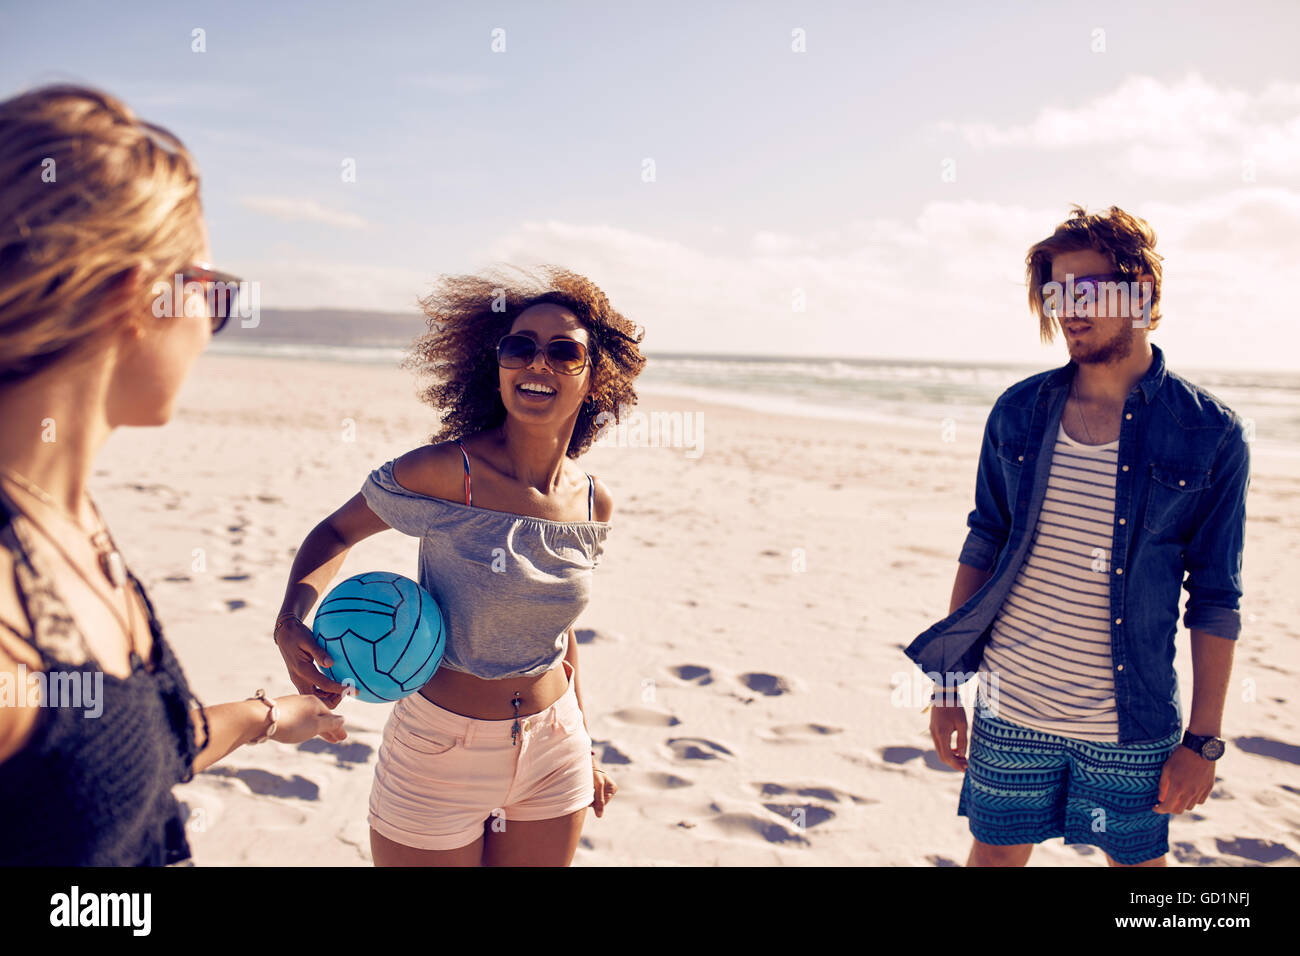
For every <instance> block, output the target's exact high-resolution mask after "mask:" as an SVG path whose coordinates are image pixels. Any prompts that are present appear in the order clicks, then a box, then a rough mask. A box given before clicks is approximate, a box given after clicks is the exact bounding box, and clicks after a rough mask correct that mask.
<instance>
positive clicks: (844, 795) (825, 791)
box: [750, 783, 880, 803]
mask: <svg viewBox="0 0 1300 956" xmlns="http://www.w3.org/2000/svg"><path fill="white" fill-rule="evenodd" d="M750 786H753V787H757V788H758V792H759V795H760V796H763V797H780V796H784V795H786V794H794V795H795V796H800V797H807V798H808V799H810V800H825V801H827V802H828V803H839V802H840V801H841V800H844V801H848V800H852V801H853V802H854V803H879V802H880V801H878V800H874V799H872V798H871V797H860V796H858V795H857V794H856V793H849V792H848V791H847V790H840V789H839V788H838V787H787V786H784V785H783V784H779V783H753V784H750Z"/></svg>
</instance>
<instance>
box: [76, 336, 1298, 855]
mask: <svg viewBox="0 0 1300 956" xmlns="http://www.w3.org/2000/svg"><path fill="white" fill-rule="evenodd" d="M416 389H417V382H416V380H415V379H414V377H413V376H411V375H410V374H409V373H406V372H403V371H399V370H397V369H389V368H385V367H382V366H375V365H343V364H331V363H312V362H306V361H288V360H279V359H259V358H238V357H231V356H218V355H208V356H205V357H203V358H202V359H201V360H200V361H199V363H198V365H197V367H196V368H195V371H194V373H193V375H192V376H191V378H190V380H189V381H188V383H187V384H186V386H185V388H184V391H183V392H182V394H181V400H180V404H179V406H178V409H177V412H176V415H175V417H174V419H173V420H172V422H171V423H170V424H168V425H167V426H165V427H163V428H161V429H158V428H154V429H124V430H121V431H119V432H118V433H117V434H115V435H114V437H113V438H112V439H111V440H110V442H109V443H108V445H107V446H106V448H105V451H104V453H103V454H102V455H101V457H100V459H99V462H98V467H97V470H96V472H95V475H94V480H93V484H92V491H93V492H94V494H95V495H96V498H97V500H98V502H99V504H100V507H101V508H102V510H103V512H104V515H105V517H106V519H107V520H108V522H109V524H110V527H111V528H112V529H113V530H114V533H115V535H116V537H117V539H118V543H119V545H120V546H121V548H122V550H123V552H124V554H125V555H126V558H127V561H128V563H129V564H130V565H131V566H132V568H133V569H134V570H135V572H136V573H137V574H138V575H139V576H140V578H141V580H142V581H143V582H144V583H145V585H146V587H147V588H148V590H149V594H150V596H151V598H152V599H153V601H154V603H155V605H156V606H157V608H158V611H159V614H160V616H161V619H162V622H163V625H164V628H165V630H166V633H167V636H168V638H169V640H170V641H171V643H172V644H173V646H174V647H175V648H176V651H177V654H178V656H179V658H180V660H181V662H182V664H183V665H184V668H185V671H186V673H187V675H188V676H189V679H190V682H191V685H192V687H193V688H194V690H195V692H196V693H197V694H198V696H199V697H200V699H202V700H203V701H205V702H208V703H217V702H220V701H225V700H232V699H239V698H243V697H247V696H249V695H251V694H252V692H253V691H254V690H255V689H257V688H259V687H264V688H266V689H267V690H268V692H269V693H271V694H272V695H275V694H282V693H288V692H290V691H291V690H292V685H291V684H290V682H289V679H288V676H287V674H286V672H285V669H284V666H283V664H282V661H281V659H280V656H279V653H278V652H277V650H276V649H275V647H274V645H273V644H272V642H271V638H270V631H271V626H272V624H273V622H274V619H275V615H276V612H277V611H278V609H279V604H280V600H281V596H282V594H283V591H284V587H285V583H286V578H287V574H288V571H289V566H290V563H291V561H292V555H293V552H294V550H295V549H296V547H297V546H298V544H299V543H300V542H301V540H302V538H303V537H304V536H305V535H306V534H307V532H308V531H309V530H310V529H311V528H312V527H313V526H314V525H315V524H316V523H317V522H318V521H319V520H321V519H322V518H323V517H325V516H326V515H327V514H329V513H330V512H331V511H333V510H334V509H335V508H337V507H338V506H339V505H341V504H342V503H343V502H344V501H346V500H347V499H348V498H350V497H351V496H352V495H353V494H355V493H356V492H357V491H358V490H359V489H360V487H361V484H362V482H363V481H364V479H365V477H366V475H367V474H368V472H369V471H370V470H371V469H372V468H374V467H376V466H377V465H379V464H381V463H382V462H384V461H386V460H388V459H390V458H393V457H395V456H397V455H400V454H402V453H404V452H406V451H408V450H410V449H411V448H413V447H415V446H416V445H419V444H421V443H423V442H425V441H426V440H427V438H428V436H429V434H430V433H431V432H432V431H433V430H434V428H435V426H436V424H437V422H436V418H435V415H434V412H433V411H432V410H431V409H429V408H428V407H426V406H424V405H422V404H420V403H419V401H418V400H417V399H416V397H415V393H416ZM640 409H641V411H643V412H651V411H656V410H658V411H666V412H680V413H682V414H690V415H692V416H696V415H698V416H699V417H698V418H693V419H692V420H694V421H696V422H700V423H702V426H703V428H702V432H701V433H700V434H699V435H698V436H696V437H698V438H701V439H702V442H701V444H700V445H699V448H698V454H697V453H696V452H695V451H692V450H691V449H688V448H680V447H678V448H672V447H603V446H602V447H597V448H594V449H593V450H592V451H591V452H590V454H589V455H587V456H586V457H584V458H583V459H582V461H581V463H582V465H583V467H584V468H585V469H586V470H587V471H590V472H591V473H593V474H596V475H599V476H600V477H601V478H602V479H603V480H604V481H605V482H606V483H607V484H608V485H609V487H610V489H611V490H612V492H613V494H614V499H615V514H614V519H613V525H614V527H613V530H612V531H611V533H610V535H609V539H608V544H607V549H606V553H605V557H604V559H603V562H602V564H601V567H600V568H599V569H598V571H597V572H596V575H595V585H594V586H595V593H594V597H593V600H592V603H591V605H590V606H589V608H588V610H587V611H586V613H585V614H584V616H583V618H582V619H581V620H580V621H579V622H578V625H577V627H578V635H579V640H580V643H581V647H580V651H579V673H580V681H581V689H582V694H583V701H584V704H585V709H586V714H587V720H588V726H589V728H590V730H591V734H592V736H593V738H594V739H595V740H596V742H597V750H598V753H599V754H600V755H601V758H602V761H603V764H604V766H605V767H606V768H607V769H609V770H610V772H611V773H612V774H613V775H614V778H615V780H616V781H617V783H618V785H619V788H620V791H619V794H618V796H617V797H616V798H615V799H614V801H613V802H612V804H611V805H610V807H609V808H608V810H607V812H606V813H605V816H604V818H603V819H596V817H595V816H594V814H590V815H589V818H588V822H587V825H586V830H585V835H584V837H583V841H582V845H581V847H580V848H579V850H578V854H577V856H576V858H575V860H574V863H575V865H585V866H596V865H599V866H618V865H668V866H671V865H713V864H722V865H742V866H751V865H774V864H779V865H845V864H850V865H856V864H869V865H901V866H945V865H954V864H961V863H964V861H965V859H966V853H967V851H968V848H969V846H970V834H969V831H968V829H967V826H966V821H965V820H964V819H963V818H959V817H958V816H957V815H956V807H957V795H958V790H959V788H960V783H961V776H960V774H958V773H956V772H953V771H951V770H948V769H947V768H944V767H943V766H942V765H941V764H940V763H939V762H938V760H937V758H936V757H935V755H934V753H933V751H932V747H931V744H930V739H929V734H928V730H927V727H928V717H927V715H923V714H922V713H921V708H922V706H923V703H924V702H923V700H922V699H921V698H922V694H925V695H928V686H926V685H925V684H924V683H923V682H922V681H921V679H920V675H919V674H918V673H917V672H916V670H915V668H914V667H913V666H912V664H911V663H910V662H909V661H908V660H907V659H906V658H905V657H904V656H903V654H902V647H903V646H905V645H906V644H907V643H908V642H909V641H910V640H911V639H912V638H913V637H915V636H916V635H917V634H918V633H920V632H921V631H922V630H924V629H925V628H926V627H928V626H929V625H930V624H931V623H932V622H933V621H935V620H937V619H939V618H941V617H943V616H944V614H945V613H946V611H947V606H948V595H949V591H950V589H951V585H952V578H953V573H954V571H955V568H956V560H957V554H958V552H959V550H960V547H961V543H962V540H963V538H964V535H965V532H966V528H965V518H966V514H967V512H968V511H969V510H970V507H971V502H972V497H973V489H974V480H975V471H976V455H977V450H978V444H979V438H980V435H979V433H978V432H977V431H976V430H975V429H972V428H959V429H957V430H956V432H955V433H953V432H951V431H945V429H944V427H943V424H942V423H941V422H939V421H935V422H933V423H918V424H916V425H913V426H906V425H885V424H859V423H853V422H837V421H827V420H818V419H812V418H806V419H805V418H797V417H784V416H775V415H766V414H759V413H754V412H750V411H746V410H742V409H739V408H730V407H724V406H717V405H705V404H701V403H698V402H695V401H686V400H682V399H677V398H672V397H668V396H644V397H643V399H642V404H641V406H640ZM1248 514H1249V519H1248V520H1249V527H1248V530H1247V550H1246V555H1245V582H1246V597H1245V600H1244V602H1243V607H1242V613H1243V630H1242V635H1241V640H1240V643H1239V646H1238V648H1237V658H1236V666H1235V668H1234V672H1233V684H1232V690H1231V692H1230V694H1229V699H1228V704H1227V710H1226V715H1225V718H1224V734H1223V736H1224V737H1225V738H1226V739H1227V740H1228V741H1229V749H1228V753H1227V755H1226V757H1225V758H1224V759H1223V760H1222V761H1220V764H1219V768H1218V774H1219V777H1220V778H1221V780H1220V782H1219V783H1218V785H1217V787H1216V789H1215V792H1214V794H1213V798H1212V799H1211V800H1210V801H1209V803H1208V804H1207V805H1205V806H1203V807H1200V808H1198V809H1199V811H1200V812H1198V813H1193V814H1184V815H1182V816H1180V817H1177V818H1175V819H1174V820H1173V822H1172V827H1171V835H1170V846H1171V850H1172V853H1171V856H1170V858H1169V860H1170V863H1171V865H1195V864H1209V865H1229V866H1235V865H1246V864H1258V863H1264V864H1272V865H1295V864H1297V863H1300V856H1298V855H1297V854H1300V718H1298V714H1300V711H1298V709H1297V706H1296V686H1297V680H1298V679H1300V623H1298V622H1300V597H1298V594H1300V591H1298V590H1297V588H1296V587H1295V572H1296V569H1297V568H1300V460H1297V459H1292V458H1285V457H1267V456H1262V455H1257V456H1256V458H1255V461H1254V477H1253V483H1252V488H1251V492H1250V498H1249V505H1248ZM416 549H417V542H416V540H415V539H413V538H408V537H405V536H403V535H401V534H399V533H397V532H391V531H390V532H385V533H383V534H380V535H376V536H375V537H373V538H371V539H369V540H367V541H365V542H362V543H361V544H360V545H358V546H357V547H355V548H354V549H353V550H352V553H351V554H350V555H349V557H348V561H347V564H346V565H345V567H344V569H343V571H342V572H341V574H340V577H339V579H338V580H341V579H342V577H345V576H347V575H350V574H354V573H357V572H360V571H364V570H380V569H383V570H392V571H397V572H399V573H403V574H407V575H408V576H412V577H414V576H415V556H416ZM1188 645H1189V642H1188V639H1187V634H1186V632H1185V631H1184V630H1181V629H1180V634H1179V654H1178V668H1179V675H1180V682H1181V685H1182V687H1183V693H1184V698H1183V706H1184V713H1186V712H1187V708H1188V707H1189V705H1190V689H1191V686H1192V679H1191V678H1192V674H1191V657H1190V650H1189V646H1188ZM341 707H342V709H343V713H344V714H345V715H346V723H347V730H348V735H349V737H348V740H347V741H346V742H345V743H343V744H340V745H334V744H329V743H326V742H325V741H322V740H319V739H317V740H314V741H310V742H308V743H306V744H303V745H301V746H297V747H293V746H285V745H280V744H277V743H269V744H265V745H262V746H258V747H245V748H243V749H241V750H239V751H237V752H236V753H235V754H233V755H232V756H231V757H229V758H227V759H226V760H225V761H223V762H222V763H221V764H219V765H217V766H216V767H214V768H213V769H211V770H209V771H207V772H205V773H203V774H201V775H199V776H198V777H197V778H196V779H195V780H194V781H193V782H192V783H190V784H187V785H185V786H183V787H180V788H178V789H177V795H178V797H180V799H182V800H183V801H184V803H185V804H186V805H187V806H188V807H189V808H190V810H191V833H190V837H191V843H192V846H193V849H194V854H195V861H196V863H198V864H199V865H207V866H223V865H243V864H251V865H356V866H364V865H369V863H370V850H369V838H368V829H367V825H366V820H365V817H366V808H367V800H368V794H369V790H370V784H371V778H372V775H373V769H374V765H375V761H376V758H377V752H378V747H379V737H380V730H381V728H382V727H383V724H384V721H385V720H386V718H387V715H388V707H387V706H378V705H372V704H366V703H362V702H359V701H353V700H348V701H344V703H343V704H342V705H341ZM1031 862H1032V864H1033V865H1077V864H1080V863H1083V864H1086V865H1098V866H1100V865H1104V862H1105V861H1104V858H1103V857H1102V855H1101V853H1100V852H1099V851H1096V850H1093V849H1091V848H1087V847H1080V848H1075V847H1067V846H1064V845H1063V844H1062V842H1061V840H1059V839H1057V840H1053V841H1050V842H1048V843H1046V844H1043V845H1041V846H1039V847H1038V848H1037V849H1036V850H1035V852H1034V856H1033V859H1032V861H1031Z"/></svg>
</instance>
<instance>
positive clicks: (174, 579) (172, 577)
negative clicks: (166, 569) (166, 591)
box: [163, 574, 190, 584]
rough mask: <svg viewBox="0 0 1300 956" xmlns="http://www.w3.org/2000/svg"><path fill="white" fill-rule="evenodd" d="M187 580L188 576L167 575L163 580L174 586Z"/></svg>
mask: <svg viewBox="0 0 1300 956" xmlns="http://www.w3.org/2000/svg"><path fill="white" fill-rule="evenodd" d="M189 579H190V576H189V575H188V574H169V575H167V577H165V578H163V580H164V581H169V582H171V583H172V584H176V583H178V582H181V581H188V580H189Z"/></svg>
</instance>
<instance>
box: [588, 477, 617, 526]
mask: <svg viewBox="0 0 1300 956" xmlns="http://www.w3.org/2000/svg"><path fill="white" fill-rule="evenodd" d="M591 479H592V486H593V488H594V490H595V496H594V497H595V500H594V501H593V505H594V508H593V510H594V511H595V515H594V517H595V519H596V520H597V521H609V519H610V518H612V517H613V516H614V495H613V494H612V493H611V492H610V490H609V486H608V485H606V484H605V483H604V482H603V481H601V480H600V478H599V477H598V476H597V475H592V476H591Z"/></svg>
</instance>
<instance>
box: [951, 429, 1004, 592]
mask: <svg viewBox="0 0 1300 956" xmlns="http://www.w3.org/2000/svg"><path fill="white" fill-rule="evenodd" d="M996 415H997V407H996V406H995V407H994V410H993V411H992V412H990V413H989V418H988V421H987V422H986V423H985V425H984V442H983V444H982V446H981V448H980V461H979V471H978V473H977V474H976V477H975V508H974V510H973V511H971V513H970V515H969V516H968V517H967V518H966V525H967V527H969V528H970V531H969V532H968V533H967V535H966V541H965V543H964V544H963V545H962V549H961V555H960V556H959V557H958V558H957V560H958V561H959V562H961V563H962V564H965V565H968V566H970V567H972V568H977V569H979V570H980V571H988V570H990V569H991V568H992V567H993V565H994V563H995V562H996V561H997V558H998V552H1000V551H1001V550H1002V548H1003V546H1004V545H1006V543H1007V538H1008V537H1009V536H1010V534H1011V512H1010V511H1009V510H1008V508H1007V489H1006V481H1005V480H1004V479H1003V477H1002V466H1001V465H1000V464H998V451H997V442H996V440H995V438H994V436H993V420H994V418H995V416H996Z"/></svg>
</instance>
